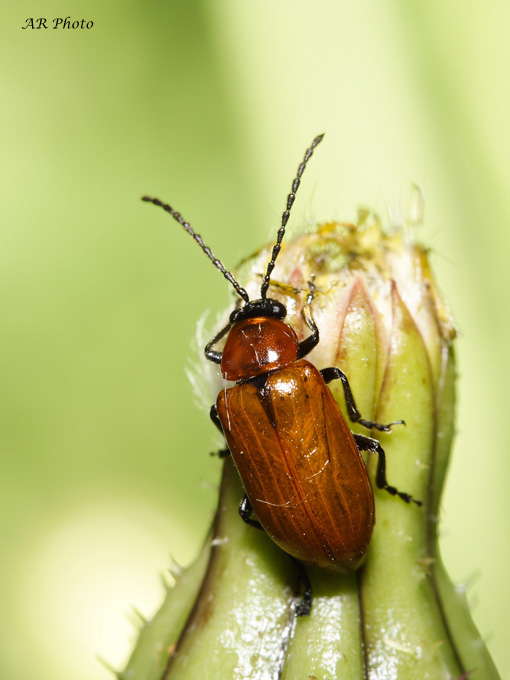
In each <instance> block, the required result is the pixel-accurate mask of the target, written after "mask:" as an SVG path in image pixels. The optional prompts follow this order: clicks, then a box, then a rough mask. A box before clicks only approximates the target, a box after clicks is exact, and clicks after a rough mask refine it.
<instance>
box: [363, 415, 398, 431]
mask: <svg viewBox="0 0 510 680" xmlns="http://www.w3.org/2000/svg"><path fill="white" fill-rule="evenodd" d="M353 422H355V423H359V424H360V425H363V427H366V428H368V429H369V430H372V429H374V430H378V431H379V432H391V428H392V427H393V425H404V426H405V424H406V423H405V420H394V421H393V422H392V423H388V424H387V425H383V424H382V423H374V422H373V421H372V420H365V419H364V418H358V420H355V421H353Z"/></svg>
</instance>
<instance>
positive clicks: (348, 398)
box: [321, 366, 405, 432]
mask: <svg viewBox="0 0 510 680" xmlns="http://www.w3.org/2000/svg"><path fill="white" fill-rule="evenodd" d="M321 375H322V377H323V378H324V382H325V383H326V384H327V383H330V382H331V381H332V380H341V381H342V387H343V389H344V395H345V405H346V407H347V414H348V415H349V418H350V419H351V420H352V422H353V423H359V424H360V425H363V427H366V428H368V429H369V430H372V429H374V430H379V432H391V426H392V425H405V422H404V421H403V420H394V421H393V422H392V423H388V424H387V425H383V424H382V423H375V422H373V421H372V420H365V419H364V418H362V417H361V413H360V412H359V411H358V407H357V406H356V402H355V401H354V395H353V393H352V390H351V386H350V385H349V381H348V380H347V376H346V375H345V373H344V372H343V371H341V370H340V369H339V368H336V367H335V366H331V367H330V368H323V369H322V371H321Z"/></svg>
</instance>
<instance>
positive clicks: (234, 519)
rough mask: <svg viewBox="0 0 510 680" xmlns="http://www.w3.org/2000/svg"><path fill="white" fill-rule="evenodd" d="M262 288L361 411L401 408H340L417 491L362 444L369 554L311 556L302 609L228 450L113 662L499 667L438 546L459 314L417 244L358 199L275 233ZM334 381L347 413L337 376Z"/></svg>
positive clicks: (288, 667) (297, 674)
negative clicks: (300, 227)
mask: <svg viewBox="0 0 510 680" xmlns="http://www.w3.org/2000/svg"><path fill="white" fill-rule="evenodd" d="M269 257H270V248H267V249H263V250H261V251H259V252H258V253H257V254H256V255H255V256H254V257H252V258H250V259H249V260H247V261H245V262H244V263H243V265H242V267H241V269H240V274H239V279H240V280H241V283H242V284H243V285H244V287H245V288H246V290H247V291H248V294H249V296H250V299H256V298H257V297H259V289H260V284H261V280H262V276H263V275H264V272H265V267H266V263H267V261H268V259H269ZM312 292H313V300H312V301H311V304H310V305H309V308H308V307H307V297H308V296H309V294H311V293H312ZM268 297H270V298H274V299H277V300H279V301H281V302H283V303H284V304H285V306H286V308H287V318H286V322H287V323H289V324H290V325H291V326H292V327H293V328H294V330H295V331H296V333H297V334H298V337H299V339H300V340H302V339H304V338H305V337H306V336H307V335H309V334H310V329H309V328H308V326H307V324H306V314H307V313H308V312H311V314H312V316H313V318H314V320H315V322H316V324H317V326H318V328H319V333H320V342H319V344H318V346H317V347H316V348H315V349H314V350H313V351H312V352H311V353H310V354H309V355H308V356H307V359H308V360H309V361H311V362H312V363H314V364H315V365H316V366H317V368H318V369H323V368H327V367H330V366H338V367H340V368H341V369H342V371H344V372H345V374H346V375H347V378H348V380H349V383H350V386H351V388H352V392H353V395H354V397H355V400H356V404H357V407H358V409H359V411H360V412H361V414H362V416H363V418H364V419H367V420H371V421H375V422H378V423H393V422H394V421H400V420H404V421H405V426H404V425H397V424H395V425H394V426H393V428H392V431H391V432H388V433H386V432H376V431H375V430H371V431H367V430H366V428H363V427H362V426H361V425H360V424H356V423H354V424H352V423H350V421H349V419H348V418H347V421H348V423H349V425H351V426H352V429H353V431H355V432H358V433H364V434H365V435H369V436H371V437H375V438H377V439H379V441H380V443H381V445H382V447H383V448H384V450H385V452H386V462H387V466H386V473H387V479H388V483H389V484H390V485H392V486H395V487H397V488H398V489H399V490H400V491H403V492H406V493H408V494H411V495H412V496H413V498H415V499H419V500H420V501H421V502H422V506H421V507H418V506H417V505H416V504H412V503H411V504H407V503H404V502H403V501H402V499H400V498H398V497H396V496H392V495H390V494H389V493H387V491H385V490H384V489H378V488H377V485H376V483H375V470H376V467H377V460H373V459H372V458H375V456H374V454H370V456H369V458H368V460H367V466H368V469H369V473H370V477H371V481H372V486H373V488H374V495H375V499H376V523H375V528H374V532H373V535H372V540H371V542H370V545H369V547H368V551H367V556H366V560H365V562H364V563H363V566H362V567H361V568H360V569H359V570H358V571H357V572H356V573H352V574H348V575H338V574H330V573H327V572H325V571H323V570H319V569H312V568H309V569H308V571H309V575H310V577H311V581H312V585H313V592H314V596H313V606H312V611H311V614H310V615H309V616H307V617H299V618H298V617H296V610H295V605H296V601H299V597H300V596H299V595H298V594H297V592H296V588H297V573H296V570H295V567H294V565H293V564H292V562H291V561H290V560H289V558H288V556H286V555H285V553H283V552H282V551H281V550H280V549H279V548H278V547H277V546H276V545H275V544H274V543H273V542H272V541H271V540H270V539H269V538H268V536H266V535H265V533H264V532H262V531H257V530H256V529H254V528H252V527H250V526H247V525H246V524H244V523H243V522H241V520H240V519H239V517H238V512H237V508H238V505H239V501H240V499H241V497H242V494H243V489H242V486H241V483H240V480H239V478H238V475H237V473H236V470H235V468H234V466H233V464H232V462H231V460H230V458H229V457H227V458H226V460H225V464H224V473H223V479H222V483H221V489H220V499H219V505H218V511H217V514H216V518H215V521H214V525H213V528H212V531H211V535H210V537H209V539H208V541H207V542H206V545H205V546H204V549H203V551H202V553H201V555H200V557H199V558H198V560H197V562H196V563H195V564H194V565H192V566H191V567H189V569H187V570H184V571H183V573H182V574H181V575H180V576H179V577H178V578H177V583H176V585H175V587H174V588H173V589H172V590H171V591H170V592H169V593H168V595H167V599H166V601H165V603H164V605H163V607H162V609H161V610H160V612H158V614H156V616H155V618H154V621H153V622H152V624H151V626H149V627H148V628H145V629H144V630H143V631H142V633H141V636H140V641H139V643H138V646H137V648H136V649H135V652H134V653H133V657H132V660H131V661H130V663H129V664H128V667H127V668H126V670H125V671H124V672H123V673H121V674H120V677H121V678H124V679H125V680H127V679H128V678H133V679H134V678H143V679H144V680H147V679H148V678H154V679H156V678H158V679H162V678H165V679H167V680H169V679H171V678H179V680H186V679H187V678H190V679H191V678H197V677H207V678H211V679H213V678H214V679H215V678H218V679H220V678H222V679H223V678H229V679H230V678H232V679H233V678H236V679H237V678H268V679H272V678H284V679H287V680H291V679H294V678H315V677H316V678H321V680H329V679H331V680H333V679H334V678H342V679H343V680H350V679H352V680H361V679H362V678H363V679H365V680H366V679H367V678H368V680H382V679H384V680H387V679H390V678H405V679H406V680H409V679H414V678H416V679H420V680H422V679H423V678H434V679H436V678H445V679H447V678H451V679H452V680H453V679H455V678H461V677H467V674H468V672H469V671H471V672H472V674H470V675H469V677H470V678H473V679H474V680H477V679H478V680H482V679H496V678H497V677H498V675H497V672H496V670H495V668H494V666H493V663H492V661H491V659H490V657H489V655H488V652H487V651H486V649H485V646H484V645H483V643H482V642H481V641H480V639H479V635H478V633H477V631H476V629H475V628H474V625H473V623H472V621H471V619H470V616H469V613H468V611H467V608H466V605H465V602H464V601H463V600H461V599H459V596H458V594H457V592H456V591H455V589H454V588H453V586H452V584H451V583H450V581H449V579H448V577H447V575H446V572H445V570H444V567H443V565H442V563H441V560H440V557H439V553H438V546H437V523H438V508H439V502H440V497H441V491H442V487H443V483H444V477H445V473H446V467H447V463H448V456H449V450H450V445H451V440H452V437H453V431H454V424H453V418H454V408H455V389H454V388H455V364H454V353H453V349H452V341H453V339H454V337H455V324H454V322H453V319H452V316H451V314H450V312H449V309H448V307H447V306H446V304H445V303H444V301H443V300H442V299H441V297H440V296H439V293H438V291H437V288H436V285H435V283H434V280H433V278H432V274H431V271H430V268H429V264H428V259H427V251H426V249H424V248H423V247H421V246H418V245H415V244H410V243H407V242H406V240H405V239H404V236H403V234H402V232H401V231H396V232H394V233H392V234H386V233H384V232H383V230H382V228H381V224H380V221H379V219H378V218H377V216H375V215H373V214H370V213H368V212H360V215H359V219H358V223H357V224H343V223H336V222H330V223H325V224H321V225H319V226H318V227H317V228H316V229H315V230H313V231H311V232H309V233H304V234H301V235H298V236H297V237H296V238H294V239H293V240H289V241H288V242H287V243H284V244H283V245H282V250H281V253H280V255H279V257H278V260H277V265H276V267H275V270H274V272H273V274H272V278H271V285H270V287H269V290H268ZM308 301H309V300H308ZM329 388H330V389H331V391H332V392H333V394H334V396H335V398H336V399H337V401H338V403H339V404H340V407H341V409H342V410H343V412H344V414H345V415H346V417H347V414H346V407H345V399H344V393H343V390H342V385H341V383H340V381H339V380H337V381H333V382H332V383H330V385H329ZM340 464H341V462H340ZM135 662H136V664H138V665H136V669H137V670H136V672H135V670H134V669H135ZM144 663H145V665H144ZM142 668H143V671H142V670H138V669H142Z"/></svg>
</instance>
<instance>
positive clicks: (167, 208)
mask: <svg viewBox="0 0 510 680" xmlns="http://www.w3.org/2000/svg"><path fill="white" fill-rule="evenodd" d="M142 201H145V202H146V203H153V204H154V205H158V206H159V207H160V208H163V210H165V211H166V212H167V213H170V215H172V217H173V218H174V220H176V221H177V222H179V224H180V225H181V227H183V228H184V229H185V230H186V231H187V232H188V234H189V235H190V236H192V237H193V238H194V239H195V241H196V242H197V243H198V245H199V246H200V247H201V248H202V250H203V251H204V253H205V254H206V255H207V257H208V258H209V259H210V260H211V262H212V263H213V265H214V266H215V267H216V269H219V270H220V272H221V273H222V274H223V276H224V277H225V278H226V279H227V281H229V282H230V283H231V284H232V285H233V286H234V290H235V292H236V293H237V294H238V295H240V296H241V297H242V298H243V300H244V301H245V302H249V301H250V298H249V297H248V293H247V292H246V291H245V289H244V288H241V286H240V285H239V284H238V283H237V281H236V280H235V279H234V277H233V276H232V274H231V273H230V272H229V271H227V270H226V269H225V267H224V266H223V263H222V262H221V260H218V258H217V257H216V256H215V255H214V253H213V251H212V250H211V249H210V248H209V247H208V246H206V245H205V243H204V242H203V241H202V237H201V236H200V234H197V233H196V231H195V230H194V229H193V227H192V226H191V224H190V223H189V222H186V221H185V220H184V218H183V217H182V215H181V213H178V212H177V211H176V210H174V209H173V208H172V207H171V206H170V205H168V203H163V202H162V201H160V200H159V198H151V197H150V196H142Z"/></svg>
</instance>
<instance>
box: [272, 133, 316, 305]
mask: <svg viewBox="0 0 510 680" xmlns="http://www.w3.org/2000/svg"><path fill="white" fill-rule="evenodd" d="M323 137H324V133H323V134H322V135H317V137H316V138H315V139H314V140H313V142H312V145H311V146H310V148H309V149H307V150H306V153H305V156H304V158H303V161H302V162H301V165H300V166H299V168H298V171H297V175H296V178H295V179H294V181H293V182H292V191H291V192H290V194H289V195H288V196H287V208H286V210H285V212H284V213H283V215H282V226H281V227H280V228H279V229H278V234H277V237H276V243H275V244H274V246H273V252H272V253H271V260H270V261H269V262H268V265H267V269H266V274H265V276H264V280H263V281H262V285H261V287H260V297H261V298H262V299H263V300H265V299H266V293H267V289H268V288H269V281H270V279H271V273H272V271H273V269H274V266H275V263H276V258H277V257H278V253H279V252H280V249H281V247H282V240H283V237H284V235H285V227H286V226H287V222H288V221H289V216H290V209H291V208H292V204H293V203H294V199H295V198H296V193H297V190H298V189H299V185H300V184H301V177H302V175H303V172H304V171H305V168H306V164H307V163H308V161H309V160H310V158H311V156H312V154H313V152H314V150H315V147H316V146H317V145H318V144H320V143H321V142H322V139H323Z"/></svg>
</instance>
